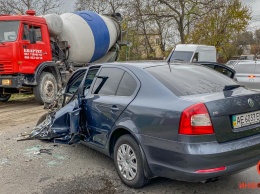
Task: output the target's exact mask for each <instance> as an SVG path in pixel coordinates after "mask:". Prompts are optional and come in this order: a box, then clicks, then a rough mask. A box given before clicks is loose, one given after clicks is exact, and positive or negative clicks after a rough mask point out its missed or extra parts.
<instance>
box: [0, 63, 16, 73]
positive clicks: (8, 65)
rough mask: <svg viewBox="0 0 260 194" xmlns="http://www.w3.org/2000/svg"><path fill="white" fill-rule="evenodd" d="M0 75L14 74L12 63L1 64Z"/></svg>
mask: <svg viewBox="0 0 260 194" xmlns="http://www.w3.org/2000/svg"><path fill="white" fill-rule="evenodd" d="M0 73H13V67H12V63H4V64H0Z"/></svg>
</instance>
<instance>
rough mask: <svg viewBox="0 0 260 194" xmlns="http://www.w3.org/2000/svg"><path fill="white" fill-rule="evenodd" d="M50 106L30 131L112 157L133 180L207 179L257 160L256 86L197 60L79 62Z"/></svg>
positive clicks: (259, 114)
mask: <svg viewBox="0 0 260 194" xmlns="http://www.w3.org/2000/svg"><path fill="white" fill-rule="evenodd" d="M61 100H62V101H61ZM60 104H61V105H60ZM55 106H57V108H56V109H54V108H53V107H55ZM55 106H54V105H53V106H52V108H53V109H52V111H50V113H49V114H48V115H47V117H46V116H45V117H44V119H45V118H46V119H45V120H44V119H43V120H44V121H42V120H40V122H39V125H37V127H36V128H35V129H34V131H33V132H32V133H31V135H30V138H34V139H45V140H46V139H49V140H53V141H54V142H60V143H68V144H73V143H77V142H82V143H84V144H86V145H88V146H90V147H91V148H93V149H96V150H98V151H100V152H102V153H104V154H106V155H108V156H111V157H112V158H113V159H114V162H115V166H116V170H117V172H118V175H119V176H120V178H121V180H122V181H123V182H124V183H125V184H126V185H128V186H130V187H134V188H139V187H142V186H144V185H145V184H146V183H148V182H149V180H150V179H151V178H153V177H158V176H159V177H168V178H172V179H176V180H182V181H189V182H207V181H212V180H216V179H218V178H219V177H222V176H226V175H230V174H233V173H237V172H239V171H241V170H244V169H246V168H249V167H251V166H254V165H256V164H257V163H258V161H259V160H260V93H257V92H255V91H252V90H249V89H247V88H245V87H243V86H241V85H238V84H237V82H235V81H234V80H232V79H230V78H228V77H226V76H224V75H222V74H220V73H218V72H216V71H214V70H212V69H210V68H207V67H203V66H200V65H194V64H192V65H189V64H168V63H166V62H131V63H113V64H112V63H111V64H104V65H95V66H91V67H88V68H83V69H79V70H77V71H76V72H75V73H74V74H73V76H72V77H71V78H70V80H69V82H68V84H67V87H66V88H65V90H64V92H63V95H62V96H61V98H60V99H59V100H57V102H56V104H55Z"/></svg>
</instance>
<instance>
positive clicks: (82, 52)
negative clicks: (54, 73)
mask: <svg viewBox="0 0 260 194" xmlns="http://www.w3.org/2000/svg"><path fill="white" fill-rule="evenodd" d="M60 17H61V18H62V20H63V31H62V33H61V34H60V36H59V38H60V40H64V41H68V44H69V45H70V50H69V51H70V55H69V61H73V62H77V63H89V62H94V61H96V60H98V59H100V58H102V57H103V56H104V55H105V54H106V53H107V52H108V50H109V49H110V48H111V47H112V46H113V45H114V44H115V43H116V41H117V39H118V37H119V34H120V29H119V25H118V24H117V23H116V22H115V21H113V20H112V19H111V18H109V17H107V16H101V15H99V14H97V13H95V12H92V11H78V12H75V13H65V14H62V15H61V16H60Z"/></svg>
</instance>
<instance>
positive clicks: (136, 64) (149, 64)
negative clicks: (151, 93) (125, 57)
mask: <svg viewBox="0 0 260 194" xmlns="http://www.w3.org/2000/svg"><path fill="white" fill-rule="evenodd" d="M179 64H184V65H185V64H186V65H190V63H188V62H186V63H183V62H182V63H170V65H179ZM105 65H120V66H126V67H127V66H132V67H137V68H140V69H145V68H148V67H155V66H164V65H169V64H168V63H167V62H166V61H158V60H157V61H155V60H154V61H152V60H149V61H122V62H113V63H103V64H102V66H105Z"/></svg>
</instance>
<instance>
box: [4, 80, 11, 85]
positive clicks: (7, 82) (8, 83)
mask: <svg viewBox="0 0 260 194" xmlns="http://www.w3.org/2000/svg"><path fill="white" fill-rule="evenodd" d="M2 85H3V86H11V85H12V80H10V79H2Z"/></svg>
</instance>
